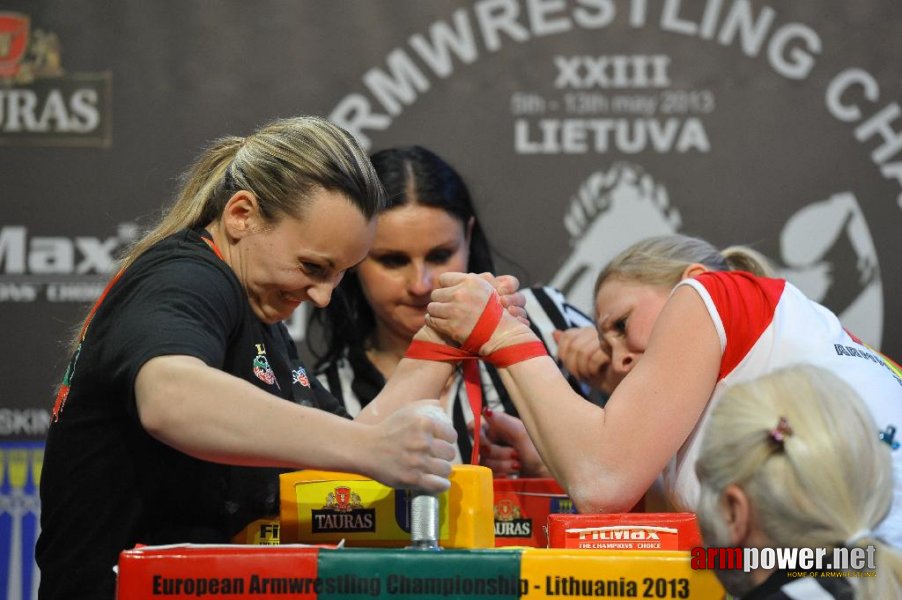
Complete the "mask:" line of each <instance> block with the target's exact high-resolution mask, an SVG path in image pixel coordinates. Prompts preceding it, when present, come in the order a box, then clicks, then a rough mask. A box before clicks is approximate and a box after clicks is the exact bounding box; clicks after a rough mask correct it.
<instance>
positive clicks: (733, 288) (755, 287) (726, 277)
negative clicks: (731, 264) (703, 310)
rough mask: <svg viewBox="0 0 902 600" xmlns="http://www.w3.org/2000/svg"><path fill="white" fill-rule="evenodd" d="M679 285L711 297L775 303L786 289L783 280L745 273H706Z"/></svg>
mask: <svg viewBox="0 0 902 600" xmlns="http://www.w3.org/2000/svg"><path fill="white" fill-rule="evenodd" d="M680 283H681V284H686V285H692V286H694V287H696V288H698V287H701V288H703V289H705V290H707V292H708V293H709V294H711V295H712V296H717V297H729V296H740V297H749V295H752V296H755V295H757V296H761V297H763V298H767V299H770V300H772V301H776V300H778V299H779V298H780V295H781V294H782V293H783V289H784V288H785V287H786V280H785V279H775V278H771V277H761V276H758V275H754V274H752V273H749V272H747V271H706V272H704V273H701V274H699V275H696V276H695V277H691V278H688V279H684V280H683V281H681V282H680Z"/></svg>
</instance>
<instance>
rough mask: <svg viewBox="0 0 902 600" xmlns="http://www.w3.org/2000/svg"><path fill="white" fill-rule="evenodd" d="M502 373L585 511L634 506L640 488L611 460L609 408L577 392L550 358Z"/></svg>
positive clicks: (551, 465)
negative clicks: (607, 448)
mask: <svg viewBox="0 0 902 600" xmlns="http://www.w3.org/2000/svg"><path fill="white" fill-rule="evenodd" d="M499 373H500V374H501V377H502V379H503V381H504V384H505V388H506V389H507V391H508V392H509V393H510V395H511V399H512V400H513V402H514V404H515V406H516V407H517V411H518V412H519V413H520V418H521V419H522V420H523V423H524V424H525V425H526V428H527V431H529V434H530V437H531V438H532V440H533V443H534V444H535V446H536V448H537V449H538V451H539V454H540V455H541V456H542V460H543V461H544V463H545V465H546V466H547V467H548V469H549V470H550V471H551V473H552V475H553V476H554V478H555V479H557V480H558V482H559V483H560V484H561V485H562V486H563V487H564V489H566V490H567V492H568V494H569V495H570V497H571V498H572V499H573V500H574V502H576V504H577V506H578V507H579V508H580V510H582V511H584V512H595V511H606V512H611V511H622V510H628V509H629V508H630V507H632V505H633V504H634V503H635V501H636V499H637V498H638V496H640V495H641V490H639V491H638V492H637V491H636V490H634V489H632V487H634V486H630V485H628V484H627V481H628V480H629V476H628V473H626V470H627V469H628V467H629V466H628V465H622V464H609V463H610V462H611V461H609V460H607V459H606V457H607V456H609V454H608V453H607V452H605V443H606V440H604V439H603V437H604V435H605V431H604V424H605V411H604V409H603V408H601V407H599V406H596V405H594V404H592V403H591V402H589V401H587V400H586V399H585V398H583V397H582V396H580V395H579V394H577V393H576V392H574V391H573V389H572V388H571V387H570V385H569V383H567V381H566V380H565V379H564V378H563V377H562V376H561V374H560V370H559V369H558V367H557V365H556V364H555V363H554V361H553V360H552V359H551V358H550V357H539V358H534V359H530V360H528V361H524V362H521V363H517V364H515V365H512V366H510V367H508V368H506V369H500V370H499Z"/></svg>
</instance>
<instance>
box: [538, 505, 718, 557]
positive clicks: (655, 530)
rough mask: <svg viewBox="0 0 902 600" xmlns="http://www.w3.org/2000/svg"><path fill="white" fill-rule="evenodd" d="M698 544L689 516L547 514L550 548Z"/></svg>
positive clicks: (695, 525)
mask: <svg viewBox="0 0 902 600" xmlns="http://www.w3.org/2000/svg"><path fill="white" fill-rule="evenodd" d="M701 543H702V540H701V533H700V532H699V530H698V523H697V521H696V518H695V514H693V513H611V514H591V515H575V514H571V515H564V514H550V515H548V545H549V547H550V548H577V549H587V550H588V549H593V550H594V549H602V550H689V549H691V548H693V547H695V546H700V545H701Z"/></svg>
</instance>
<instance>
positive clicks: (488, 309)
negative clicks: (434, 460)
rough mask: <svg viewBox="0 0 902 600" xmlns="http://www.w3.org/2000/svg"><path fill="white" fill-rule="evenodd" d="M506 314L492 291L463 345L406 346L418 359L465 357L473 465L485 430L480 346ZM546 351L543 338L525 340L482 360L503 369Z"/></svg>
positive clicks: (415, 341) (405, 354)
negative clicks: (540, 340) (471, 412)
mask: <svg viewBox="0 0 902 600" xmlns="http://www.w3.org/2000/svg"><path fill="white" fill-rule="evenodd" d="M503 314H504V308H503V307H502V306H501V299H500V298H499V297H498V293H497V292H494V291H493V292H492V295H491V297H490V298H489V300H488V302H486V305H485V308H484V309H483V310H482V314H481V315H479V320H478V321H476V325H475V326H474V327H473V331H471V332H470V335H469V336H467V339H466V340H464V343H463V344H461V347H460V348H452V347H450V346H446V345H444V344H436V343H434V342H423V341H419V340H414V341H412V342H411V343H410V346H408V347H407V352H405V353H404V356H405V358H413V359H417V360H434V361H440V362H457V361H464V363H463V372H464V385H465V386H466V390H467V398H469V401H470V409H471V410H472V411H473V453H472V454H471V455H470V463H471V464H474V465H476V464H479V437H480V434H481V433H482V420H481V416H482V386H481V385H480V381H479V363H478V362H477V361H478V360H479V359H480V356H479V349H480V348H482V346H483V345H485V343H486V342H488V341H489V339H490V338H491V337H492V333H493V332H494V331H495V328H496V327H498V323H499V322H501V317H502V315H503ZM547 354H548V351H547V350H546V349H545V344H543V343H542V342H539V341H535V342H524V343H522V344H514V345H513V346H507V347H506V348H501V349H500V350H496V351H495V352H492V353H491V354H488V355H486V356H484V357H482V360H484V361H485V362H487V363H489V364H491V365H494V366H496V367H499V368H502V369H503V368H505V367H509V366H511V365H514V364H516V363H518V362H522V361H524V360H528V359H530V358H535V357H537V356H546V355H547Z"/></svg>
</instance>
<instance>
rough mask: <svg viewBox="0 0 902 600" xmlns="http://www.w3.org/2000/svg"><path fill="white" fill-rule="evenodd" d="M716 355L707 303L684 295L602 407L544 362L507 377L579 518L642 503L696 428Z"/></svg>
mask: <svg viewBox="0 0 902 600" xmlns="http://www.w3.org/2000/svg"><path fill="white" fill-rule="evenodd" d="M720 357H721V348H720V341H719V338H718V336H717V332H716V330H715V328H714V324H713V323H712V322H711V319H710V317H709V315H708V313H707V311H706V309H705V308H704V305H703V303H702V300H701V298H699V296H698V294H697V293H696V292H695V291H694V290H692V289H691V288H688V287H681V288H679V289H677V290H676V292H674V294H673V296H672V297H671V298H670V300H669V301H668V303H667V305H666V306H665V307H664V310H663V311H662V313H661V315H660V317H659V318H658V320H657V322H656V324H655V326H654V331H653V332H652V335H651V339H650V340H649V344H648V348H647V349H646V352H645V355H644V356H643V357H642V359H641V360H640V361H639V362H638V364H637V365H636V366H635V368H634V369H633V370H632V371H631V372H630V374H629V375H628V376H627V377H626V378H625V379H624V380H623V382H622V383H621V384H620V385H619V386H618V387H617V389H616V390H614V393H613V394H612V395H611V398H610V400H609V401H608V402H607V404H606V405H605V408H603V409H602V408H599V407H598V406H595V405H593V404H591V403H589V402H587V401H585V400H584V399H583V398H581V397H580V396H579V395H577V394H576V393H574V392H573V391H572V390H571V389H570V387H569V385H567V382H566V381H565V380H564V378H563V377H561V376H560V373H559V371H558V369H557V366H556V365H555V363H554V361H552V360H551V359H550V358H547V357H541V358H536V359H532V360H529V361H525V362H522V363H518V364H515V365H512V366H511V367H509V368H507V369H503V370H502V377H504V378H505V384H506V385H507V386H508V390H510V391H511V392H512V399H513V400H514V402H515V404H516V405H517V410H518V411H519V412H520V416H521V418H522V419H523V422H524V423H525V424H526V427H527V429H528V430H529V433H530V436H531V437H532V438H533V441H534V442H535V444H536V447H537V448H538V449H539V452H540V454H541V455H542V458H543V460H544V461H545V464H546V465H547V466H548V467H549V469H550V470H551V472H552V474H553V475H554V476H555V478H557V479H558V481H559V482H560V483H561V485H563V486H564V487H565V489H567V490H568V493H569V494H570V496H571V498H572V499H573V500H574V502H575V503H576V505H577V506H578V507H579V508H580V510H581V511H583V512H600V511H604V512H619V511H625V510H629V509H630V508H631V507H632V506H633V505H634V504H635V503H636V502H637V501H638V500H639V498H641V496H642V494H643V493H644V492H645V490H646V489H648V487H649V486H650V485H651V484H652V482H653V481H654V479H655V478H656V477H657V476H658V474H659V473H660V472H661V471H662V470H663V468H664V466H665V465H666V464H667V462H668V461H669V460H670V459H671V458H672V457H673V456H674V455H675V454H676V452H677V450H678V449H679V448H680V446H681V445H682V444H683V443H684V442H685V441H686V439H687V437H688V436H689V434H690V433H691V432H692V429H693V428H694V427H695V426H696V424H697V422H698V420H699V418H700V416H701V413H702V411H703V409H704V407H705V405H706V404H707V402H708V400H709V399H710V397H711V394H712V392H713V390H714V385H715V384H716V381H717V373H718V370H719V366H720Z"/></svg>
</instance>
